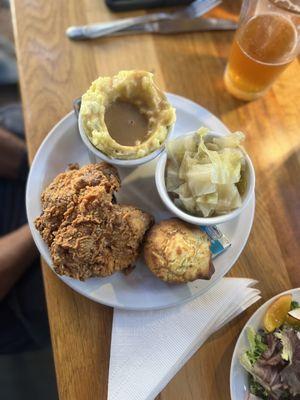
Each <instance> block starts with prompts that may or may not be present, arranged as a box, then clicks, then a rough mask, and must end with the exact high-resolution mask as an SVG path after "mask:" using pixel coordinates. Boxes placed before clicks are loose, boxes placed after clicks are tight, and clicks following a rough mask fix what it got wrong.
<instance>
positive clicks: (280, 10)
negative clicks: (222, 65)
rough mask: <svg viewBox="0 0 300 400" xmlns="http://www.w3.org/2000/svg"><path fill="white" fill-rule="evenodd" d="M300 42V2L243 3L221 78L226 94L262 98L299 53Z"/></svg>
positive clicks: (259, 0) (247, 0) (268, 0)
mask: <svg viewBox="0 0 300 400" xmlns="http://www.w3.org/2000/svg"><path fill="white" fill-rule="evenodd" d="M299 39H300V0H244V1H243V5H242V9H241V15H240V21H239V27H238V30H237V32H236V34H235V37H234V41H233V44H232V47H231V52H230V56H229V60H228V64H227V67H226V70H225V75H224V81H225V85H226V88H227V90H228V92H229V93H231V94H232V95H233V96H235V97H237V98H239V99H242V100H253V99H256V98H258V97H260V96H261V95H263V94H264V93H265V92H266V91H267V90H268V88H269V87H270V86H271V85H272V83H273V82H274V80H275V79H276V78H277V76H278V75H279V74H280V73H281V72H282V71H283V70H284V69H285V68H286V67H287V66H288V65H289V64H290V63H291V62H292V61H293V59H294V58H295V57H296V56H297V54H298V53H299V48H300V44H299V43H300V40H299ZM299 79H300V76H299Z"/></svg>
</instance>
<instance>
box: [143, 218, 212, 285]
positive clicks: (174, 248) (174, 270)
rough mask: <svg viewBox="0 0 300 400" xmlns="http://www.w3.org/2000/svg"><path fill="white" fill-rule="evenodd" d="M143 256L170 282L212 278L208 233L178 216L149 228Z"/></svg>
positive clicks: (154, 270) (158, 274) (147, 262)
mask: <svg viewBox="0 0 300 400" xmlns="http://www.w3.org/2000/svg"><path fill="white" fill-rule="evenodd" d="M144 257H145V261H146V264H147V265H148V267H149V268H150V270H151V271H152V272H153V273H154V274H155V275H156V276H157V277H158V278H160V279H162V280H163V281H165V282H170V283H185V282H191V281H194V280H196V279H210V278H211V276H212V274H213V273H214V271H215V270H214V266H213V264H212V261H211V252H210V241H209V239H208V236H207V235H206V233H204V232H203V231H201V230H200V229H199V228H198V227H195V226H193V225H190V224H187V223H185V222H183V221H181V220H179V219H177V218H172V219H169V220H165V221H162V222H160V223H159V224H157V225H154V226H153V227H152V228H151V229H150V231H149V233H148V235H147V238H146V241H145V246H144Z"/></svg>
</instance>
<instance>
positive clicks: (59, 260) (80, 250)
mask: <svg viewBox="0 0 300 400" xmlns="http://www.w3.org/2000/svg"><path fill="white" fill-rule="evenodd" d="M81 206H82V205H81ZM89 208H90V210H91V211H90V212H83V213H80V214H79V216H78V217H77V218H76V219H75V220H73V222H72V223H71V224H70V225H68V226H66V227H62V228H61V229H59V230H58V231H57V233H56V236H55V239H54V241H53V243H52V245H51V255H52V259H53V263H54V269H55V271H56V272H57V273H58V274H61V275H68V276H72V277H73V278H76V279H80V280H84V279H86V278H89V277H93V276H109V275H111V274H113V273H114V272H117V271H121V270H123V269H126V268H128V267H129V266H132V265H133V264H134V263H135V261H136V260H137V258H138V255H139V253H140V248H141V244H142V241H143V238H144V235H145V232H146V231H147V229H148V228H149V227H150V224H151V223H152V218H151V217H150V216H149V215H148V214H146V213H144V212H142V211H140V210H139V209H137V208H135V207H132V206H125V205H118V204H110V206H108V205H106V206H105V207H101V201H99V199H96V198H95V199H94V200H93V201H92V203H90V204H89ZM97 210H100V211H99V213H98V212H97Z"/></svg>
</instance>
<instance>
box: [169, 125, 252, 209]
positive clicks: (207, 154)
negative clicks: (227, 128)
mask: <svg viewBox="0 0 300 400" xmlns="http://www.w3.org/2000/svg"><path fill="white" fill-rule="evenodd" d="M208 132H209V130H208V129H207V128H200V129H199V130H198V131H197V132H196V133H195V134H194V135H188V136H184V137H182V138H178V139H174V140H172V141H169V142H168V144H167V153H168V163H167V168H166V186H167V190H168V192H169V193H170V194H172V198H174V203H175V204H176V205H177V206H178V207H180V208H182V209H183V210H186V211H188V212H189V213H191V214H194V215H198V216H204V217H209V216H213V215H220V214H225V213H227V212H229V211H232V210H234V209H236V208H238V207H240V206H241V204H242V199H241V195H243V192H244V191H245V187H246V184H247V182H246V162H245V155H244V153H243V150H242V147H241V142H242V141H243V140H244V134H243V133H242V132H235V133H231V134H229V135H227V136H221V137H207V134H208Z"/></svg>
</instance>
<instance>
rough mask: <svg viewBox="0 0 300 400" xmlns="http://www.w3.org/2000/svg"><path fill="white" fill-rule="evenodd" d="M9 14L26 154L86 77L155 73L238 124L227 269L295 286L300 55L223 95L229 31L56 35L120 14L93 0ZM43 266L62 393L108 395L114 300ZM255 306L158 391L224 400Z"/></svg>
mask: <svg viewBox="0 0 300 400" xmlns="http://www.w3.org/2000/svg"><path fill="white" fill-rule="evenodd" d="M238 3H239V2H231V1H227V2H225V1H224V2H223V6H222V8H219V9H218V10H217V11H215V13H217V14H218V15H222V16H223V15H228V16H231V17H235V18H236V17H237V15H238V12H239V4H238ZM12 13H13V22H14V33H15V40H16V45H17V55H18V63H19V71H20V83H21V91H22V99H23V106H24V115H25V125H26V136H27V143H28V148H29V154H30V159H31V160H32V158H33V157H34V154H35V152H36V151H37V149H38V147H39V145H40V143H41V141H42V140H43V138H44V137H45V136H46V135H47V133H48V132H49V130H50V129H51V128H52V126H53V125H54V124H55V123H56V122H57V121H58V120H59V119H60V118H61V117H63V116H64V115H65V114H66V113H67V112H69V111H70V109H71V107H72V100H73V99H74V98H76V97H78V96H80V95H81V94H82V93H83V92H84V91H85V90H86V89H87V88H88V86H89V84H90V82H91V81H92V80H94V79H95V78H96V77H98V76H99V75H103V74H109V75H111V74H114V73H116V72H117V71H118V70H120V69H139V68H141V69H146V70H150V71H153V72H155V75H156V80H157V82H158V84H159V85H160V86H161V87H162V88H164V89H166V90H168V91H170V92H173V93H177V94H179V95H182V96H185V97H188V98H190V99H192V100H194V101H196V102H198V103H199V104H201V105H202V106H204V107H206V108H207V109H208V110H210V111H211V112H213V113H214V114H215V115H216V116H218V117H219V118H221V119H222V121H224V123H225V124H226V125H227V126H228V127H229V128H230V129H232V130H236V129H239V130H243V131H245V133H246V134H247V141H246V148H247V150H248V152H249V154H250V156H251V157H252V160H253V162H254V165H255V169H256V176H257V186H256V199H257V205H256V216H255V222H254V226H253V230H252V233H251V236H250V239H249V242H248V244H247V246H246V248H245V250H244V252H243V254H242V256H241V257H240V259H239V260H238V262H237V263H236V264H235V266H234V267H233V269H232V270H231V272H230V274H229V275H230V276H242V277H252V278H254V279H257V280H258V281H259V285H258V286H259V288H260V289H261V291H262V296H263V299H262V301H265V300H267V299H268V298H270V297H271V296H273V295H275V294H277V293H279V292H281V291H283V290H286V289H289V288H292V287H297V286H300V270H299V261H298V260H299V245H298V243H299V239H300V204H299V198H300V188H299V177H300V166H299V164H300V162H299V159H300V150H299V145H300V140H299V138H300V135H299V132H300V122H299V121H300V120H299V108H300V79H299V76H300V66H299V60H295V61H294V62H293V63H292V64H291V65H290V66H289V67H288V69H287V70H286V71H285V72H284V73H283V74H282V76H281V77H280V78H279V79H278V80H277V82H276V83H275V85H274V86H273V88H272V89H271V90H270V91H269V92H268V93H267V95H265V96H264V97H263V98H261V99H259V100H257V101H254V102H251V103H245V102H242V101H238V100H236V99H234V98H233V97H231V96H230V95H229V94H228V93H227V92H226V90H225V88H224V84H223V80H222V76H223V72H224V68H225V64H226V59H227V56H228V52H229V48H230V43H231V41H232V38H233V33H232V32H210V33H193V34H185V35H174V36H151V35H145V36H130V37H126V38H110V39H97V40H94V41H87V42H71V41H69V40H68V39H67V38H66V36H65V34H64V32H65V29H66V28H67V27H68V26H69V25H76V24H86V23H91V22H95V21H106V20H111V19H113V18H117V17H118V16H119V15H117V16H115V15H114V14H112V13H110V12H109V11H108V10H107V9H106V7H105V5H104V2H102V1H101V0H77V1H75V0H68V1H63V0H55V1H47V0H13V2H12ZM141 13H142V12H132V13H130V14H129V13H128V15H134V14H141ZM124 16H127V14H124ZM74 161H76V160H74ZM43 274H44V281H45V287H46V297H47V304H48V312H49V320H50V327H51V335H52V342H53V351H54V357H55V365H56V374H57V381H58V389H59V395H60V399H61V400H83V399H84V400H96V399H106V395H107V374H108V362H109V346H110V334H111V319H112V310H111V309H109V308H106V307H103V306H101V305H98V304H95V303H92V302H91V301H89V300H87V299H85V298H83V297H82V296H80V295H78V294H76V293H75V292H73V291H72V290H71V289H69V288H68V287H67V286H66V285H64V284H63V283H62V282H61V281H60V280H59V279H58V278H57V277H56V276H55V275H54V274H53V273H52V272H51V271H50V269H49V268H48V267H47V266H46V265H45V264H43ZM258 306H259V304H257V305H255V306H253V307H251V309H250V310H248V311H247V312H245V313H244V314H243V315H242V316H240V317H238V318H236V319H235V320H234V321H233V322H231V323H230V324H229V325H227V326H226V327H225V328H223V329H222V330H221V331H219V332H218V333H217V334H215V335H214V336H213V337H211V338H210V339H209V341H208V342H207V343H206V344H205V345H204V346H203V347H202V348H201V349H200V350H199V351H198V352H197V353H196V354H195V355H194V356H193V357H192V358H191V359H190V361H189V362H188V363H187V364H186V365H185V366H184V368H182V370H181V371H180V372H179V373H178V374H177V375H176V377H175V378H174V379H173V380H172V381H171V382H170V384H169V385H168V386H167V387H166V388H165V389H164V391H163V392H162V393H161V394H160V395H159V396H158V398H159V399H160V400H194V399H195V400H196V399H197V400H198V399H201V400H217V399H218V400H223V399H224V400H227V399H229V398H230V395H229V369H230V361H231V356H232V352H233V348H234V345H235V342H236V339H237V337H238V334H239V332H240V331H241V328H242V327H243V325H244V324H245V322H246V321H247V319H248V318H249V316H250V315H251V314H252V313H253V312H254V310H255V308H256V307H258ZM150 373H151V371H150ZM120 400H122V399H120Z"/></svg>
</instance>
